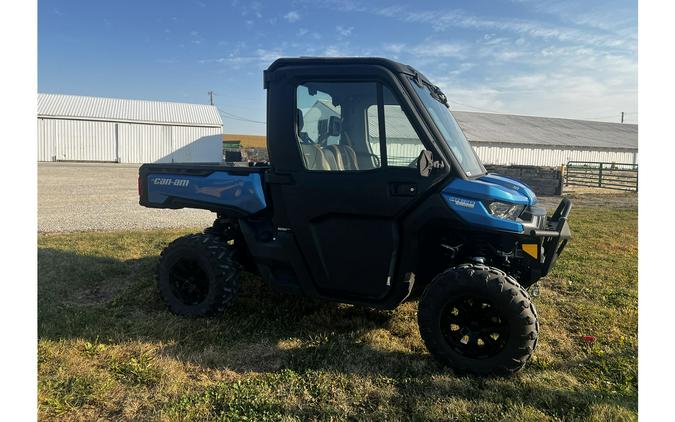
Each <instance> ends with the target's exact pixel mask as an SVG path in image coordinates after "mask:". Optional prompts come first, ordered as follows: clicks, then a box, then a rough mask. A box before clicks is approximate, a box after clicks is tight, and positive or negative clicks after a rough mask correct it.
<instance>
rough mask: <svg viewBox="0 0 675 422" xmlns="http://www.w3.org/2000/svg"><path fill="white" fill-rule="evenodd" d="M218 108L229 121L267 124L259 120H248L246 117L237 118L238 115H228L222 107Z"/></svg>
mask: <svg viewBox="0 0 675 422" xmlns="http://www.w3.org/2000/svg"><path fill="white" fill-rule="evenodd" d="M216 108H217V109H218V111H219V112H221V113H222V114H223V115H224V116H223V117H225V118H228V119H232V120H239V121H242V122H250V123H259V124H263V125H264V124H266V122H261V121H259V120H252V119H248V118H246V117H242V116H237V115H236V114H232V113H228V112H227V111H225V110H222V109H221V108H220V107H216Z"/></svg>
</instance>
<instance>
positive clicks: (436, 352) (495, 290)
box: [418, 264, 539, 375]
mask: <svg viewBox="0 0 675 422" xmlns="http://www.w3.org/2000/svg"><path fill="white" fill-rule="evenodd" d="M418 323H419V327H420V333H421V335H422V339H423V340H424V342H425V344H426V346H427V348H428V349H429V352H431V354H432V355H433V356H434V357H435V358H436V359H438V360H439V361H440V362H442V363H444V364H446V365H448V366H450V367H451V368H453V369H454V370H456V371H458V372H460V373H461V372H469V373H473V374H476V375H508V374H511V373H514V372H516V371H518V370H520V369H521V368H522V367H523V366H524V365H525V363H526V362H527V361H528V359H529V358H530V356H531V355H532V353H533V352H534V348H535V347H536V344H537V337H538V332H539V325H538V322H537V313H536V310H535V309H534V305H533V304H532V302H531V300H530V297H529V295H528V294H527V292H526V291H525V289H523V288H522V287H521V286H520V285H519V284H518V282H516V280H514V279H513V278H512V277H510V276H508V275H507V274H505V273H504V272H503V271H501V270H498V269H496V268H491V267H487V266H485V265H473V264H465V265H460V266H458V267H454V268H450V269H448V270H446V271H444V272H443V273H441V274H439V275H438V276H436V278H434V280H433V281H432V282H431V283H430V284H429V286H427V288H426V289H425V291H424V293H423V295H422V298H421V299H420V303H419V312H418Z"/></svg>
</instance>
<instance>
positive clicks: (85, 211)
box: [38, 163, 215, 232]
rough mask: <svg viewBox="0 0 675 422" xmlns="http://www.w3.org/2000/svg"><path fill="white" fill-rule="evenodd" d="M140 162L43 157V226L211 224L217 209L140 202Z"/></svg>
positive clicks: (40, 214)
mask: <svg viewBox="0 0 675 422" xmlns="http://www.w3.org/2000/svg"><path fill="white" fill-rule="evenodd" d="M138 167H139V165H130V164H89V163H38V231H40V232H63V231H83V230H124V229H154V228H174V227H207V226H209V225H210V224H211V223H213V220H214V218H215V214H214V213H212V212H209V211H204V210H191V209H182V210H162V209H150V208H145V207H142V206H140V205H138Z"/></svg>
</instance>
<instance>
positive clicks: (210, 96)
mask: <svg viewBox="0 0 675 422" xmlns="http://www.w3.org/2000/svg"><path fill="white" fill-rule="evenodd" d="M209 101H210V102H211V105H213V91H209ZM621 116H622V117H621V123H623V113H621Z"/></svg>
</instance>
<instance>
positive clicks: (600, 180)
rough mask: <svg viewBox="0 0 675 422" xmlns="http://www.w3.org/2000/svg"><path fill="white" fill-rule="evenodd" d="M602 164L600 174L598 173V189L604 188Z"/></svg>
mask: <svg viewBox="0 0 675 422" xmlns="http://www.w3.org/2000/svg"><path fill="white" fill-rule="evenodd" d="M602 164H603V163H600V172H599V173H598V187H599V188H601V187H602Z"/></svg>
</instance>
